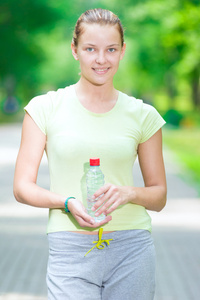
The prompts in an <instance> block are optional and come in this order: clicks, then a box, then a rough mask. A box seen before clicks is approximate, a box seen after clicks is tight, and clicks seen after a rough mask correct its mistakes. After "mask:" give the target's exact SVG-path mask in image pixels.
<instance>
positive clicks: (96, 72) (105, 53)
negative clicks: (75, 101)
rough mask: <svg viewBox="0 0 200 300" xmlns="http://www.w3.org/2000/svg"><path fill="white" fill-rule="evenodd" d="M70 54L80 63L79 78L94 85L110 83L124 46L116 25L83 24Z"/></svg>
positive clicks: (122, 54) (121, 56)
mask: <svg viewBox="0 0 200 300" xmlns="http://www.w3.org/2000/svg"><path fill="white" fill-rule="evenodd" d="M82 26H83V32H82V34H81V35H80V37H79V40H78V46H77V47H75V46H74V45H73V44H72V53H73V56H74V58H75V59H76V60H79V62H80V68H81V78H82V79H85V80H87V81H89V82H90V83H92V84H95V85H103V84H105V83H112V82H113V76H114V75H115V73H116V72H117V70H118V66H119V62H120V60H121V59H122V58H123V56H124V52H125V44H124V46H123V47H122V46H121V36H120V33H119V30H118V28H117V26H116V25H99V24H91V25H90V24H84V25H82Z"/></svg>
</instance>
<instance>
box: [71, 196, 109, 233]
mask: <svg viewBox="0 0 200 300" xmlns="http://www.w3.org/2000/svg"><path fill="white" fill-rule="evenodd" d="M68 208H69V211H70V213H71V214H72V215H73V217H74V218H75V219H76V221H77V222H78V223H79V225H80V226H81V227H91V228H96V227H99V226H102V225H104V224H106V223H108V222H109V221H111V220H112V216H106V218H105V219H104V220H103V221H101V222H95V220H94V219H93V218H92V217H91V216H90V215H88V213H87V210H86V208H85V206H84V205H83V203H82V202H81V201H79V200H78V199H69V201H68Z"/></svg>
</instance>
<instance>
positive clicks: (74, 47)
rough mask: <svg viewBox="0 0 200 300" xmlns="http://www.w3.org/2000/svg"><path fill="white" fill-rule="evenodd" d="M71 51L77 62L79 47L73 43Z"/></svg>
mask: <svg viewBox="0 0 200 300" xmlns="http://www.w3.org/2000/svg"><path fill="white" fill-rule="evenodd" d="M71 49H72V55H73V57H74V58H75V60H78V54H77V47H76V46H75V45H74V43H71Z"/></svg>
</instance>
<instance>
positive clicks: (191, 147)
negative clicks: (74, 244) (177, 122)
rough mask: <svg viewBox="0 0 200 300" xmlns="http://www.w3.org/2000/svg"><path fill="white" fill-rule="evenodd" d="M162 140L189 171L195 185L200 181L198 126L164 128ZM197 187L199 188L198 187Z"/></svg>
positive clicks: (199, 129)
mask: <svg viewBox="0 0 200 300" xmlns="http://www.w3.org/2000/svg"><path fill="white" fill-rule="evenodd" d="M163 141H164V144H166V145H167V146H168V147H169V148H170V149H171V150H172V151H173V152H174V153H175V155H176V158H177V160H178V161H180V162H182V163H183V164H184V165H185V166H186V168H188V170H189V171H191V174H192V178H193V180H194V183H197V187H198V185H199V182H200V127H194V128H193V127H192V128H178V129H168V128H167V129H165V130H164V131H163ZM198 189H199V188H198Z"/></svg>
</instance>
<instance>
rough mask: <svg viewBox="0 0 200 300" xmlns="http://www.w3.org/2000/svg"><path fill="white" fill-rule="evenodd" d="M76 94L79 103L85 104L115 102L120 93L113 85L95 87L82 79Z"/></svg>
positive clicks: (78, 83) (77, 85) (77, 86)
mask: <svg viewBox="0 0 200 300" xmlns="http://www.w3.org/2000/svg"><path fill="white" fill-rule="evenodd" d="M76 93H77V96H78V98H79V101H81V102H82V101H83V102H85V100H86V99H87V102H92V103H94V102H106V103H108V102H113V101H114V100H117V97H118V91H117V90H116V89H115V88H114V86H113V84H110V83H107V84H104V85H99V86H98V85H94V84H91V83H90V82H88V81H85V80H84V79H82V78H81V79H80V80H79V81H78V82H77V84H76ZM84 99H85V100H84Z"/></svg>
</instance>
